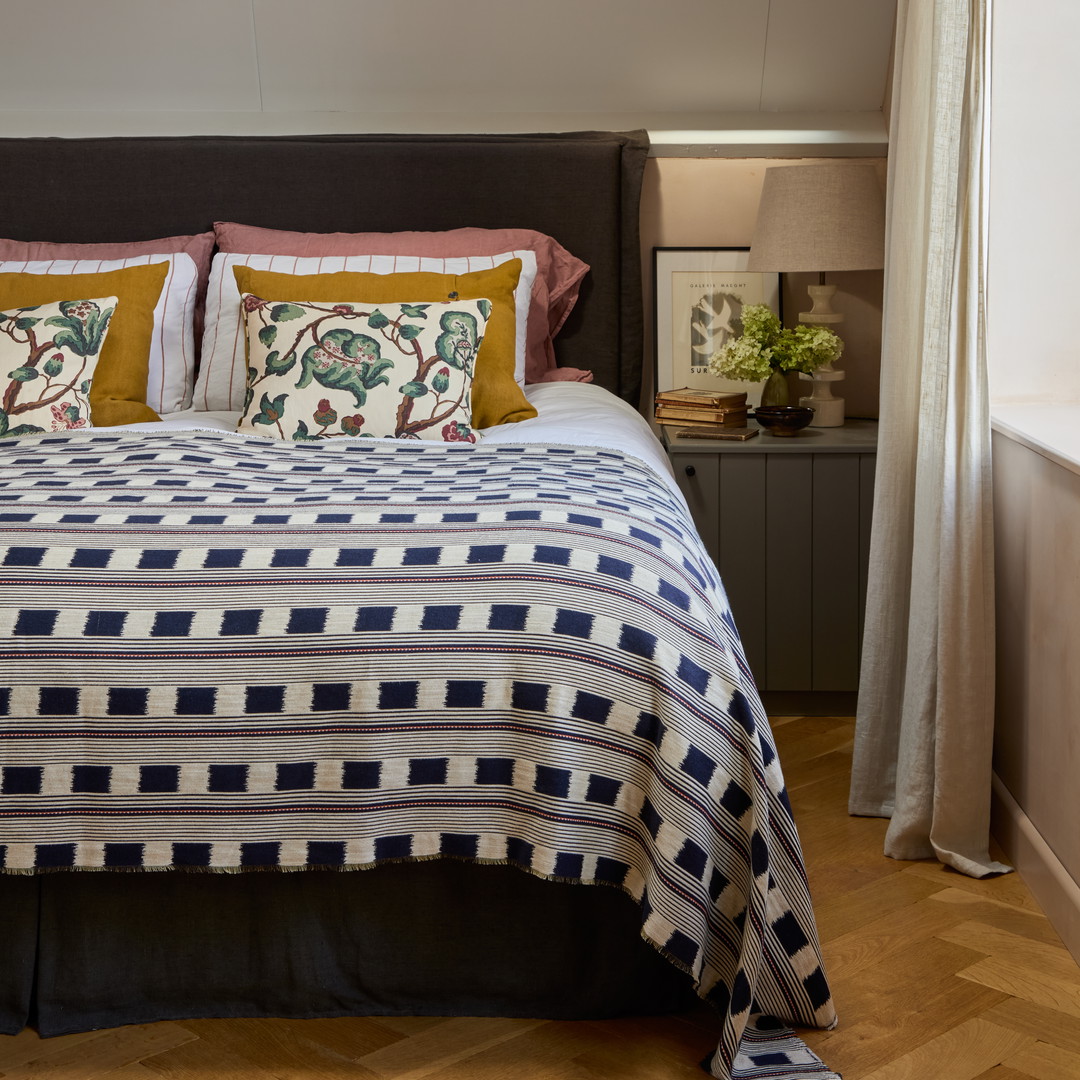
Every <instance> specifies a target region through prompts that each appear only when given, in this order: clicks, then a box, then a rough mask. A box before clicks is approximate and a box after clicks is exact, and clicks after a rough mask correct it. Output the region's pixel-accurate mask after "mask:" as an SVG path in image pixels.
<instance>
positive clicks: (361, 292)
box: [233, 259, 536, 428]
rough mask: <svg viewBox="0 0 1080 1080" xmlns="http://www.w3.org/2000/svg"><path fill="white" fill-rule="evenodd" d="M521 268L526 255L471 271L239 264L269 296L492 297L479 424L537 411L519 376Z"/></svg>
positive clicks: (478, 387) (476, 404)
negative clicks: (298, 269) (307, 269)
mask: <svg viewBox="0 0 1080 1080" xmlns="http://www.w3.org/2000/svg"><path fill="white" fill-rule="evenodd" d="M520 274H521V260H520V259H511V260H510V261H509V262H505V263H502V264H500V265H499V266H496V267H495V268H494V269H493V270H476V271H474V272H473V273H471V274H432V273H426V272H422V271H418V272H416V273H409V274H363V273H351V272H349V271H341V272H339V273H334V274H279V273H277V272H275V271H273V270H253V269H252V268H251V267H250V266H234V267H233V275H234V276H235V278H236V284H237V286H238V287H239V289H240V292H241V293H253V294H254V295H256V296H259V297H261V298H262V299H263V300H271V301H279V302H280V301H285V300H301V301H305V302H309V303H326V302H328V301H329V302H336V301H339V300H340V301H343V302H355V303H367V304H380V303H381V304H393V303H398V304H400V303H410V302H432V303H435V302H439V301H445V300H448V299H454V300H484V299H486V300H490V301H491V306H492V311H491V319H490V320H489V322H488V325H487V332H486V333H485V335H484V340H483V343H482V344H481V345H480V351H479V353H478V354H477V357H476V374H475V377H474V379H473V387H472V423H473V427H479V428H486V427H495V426H497V425H498V424H513V423H517V421H519V420H528V419H529V418H530V417H533V416H535V415H536V410H535V409H534V408H533V407H532V405H530V404H529V402H528V399H527V398H526V397H525V394H524V393H523V392H522V389H521V387H520V386H518V384H517V383H516V382H515V381H514V335H515V330H516V319H517V316H516V314H515V300H514V289H515V287H516V286H517V281H518V277H519V276H520Z"/></svg>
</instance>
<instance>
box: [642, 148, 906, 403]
mask: <svg viewBox="0 0 1080 1080" xmlns="http://www.w3.org/2000/svg"><path fill="white" fill-rule="evenodd" d="M823 160H828V159H823ZM872 160H874V162H875V164H877V165H878V167H879V170H880V172H881V176H882V180H883V181H884V167H885V166H884V161H883V160H878V159H872ZM796 163H798V162H797V161H796V160H790V159H785V160H773V159H768V158H735V159H732V158H719V159H718V158H650V159H649V162H648V165H647V167H646V170H645V184H644V190H643V192H642V208H641V247H642V259H643V265H644V267H645V296H646V382H647V384H648V388H647V390H646V395H647V396H648V395H649V393H650V392H651V377H652V376H651V365H652V359H653V325H652V289H653V283H652V249H653V248H654V247H746V246H748V245H749V243H750V238H751V236H752V235H753V232H754V222H755V221H756V220H757V207H758V199H759V198H760V195H761V184H762V180H763V178H764V175H765V169H766V168H768V167H770V166H780V165H786V164H796ZM883 279H884V275H883V272H882V271H880V270H865V271H859V272H849V273H837V274H831V275H829V279H828V280H829V281H830V282H832V283H833V284H835V285H836V286H837V293H836V297H835V300H834V303H833V306H834V307H835V308H836V310H837V311H842V312H843V313H844V315H845V316H846V319H845V321H844V323H842V324H841V326H840V327H839V332H840V334H841V336H842V337H843V338H844V343H845V344H844V356H843V358H842V359H841V360H840V362H839V364H838V365H837V367H840V368H843V369H844V370H845V371H846V372H847V378H846V379H845V380H844V381H843V382H842V383H841V384H839V386H838V387H836V388H834V393H835V394H837V395H838V396H841V397H843V398H844V400H845V401H846V403H847V405H846V412H847V415H848V416H877V415H878V379H879V372H880V360H881V294H882V283H883ZM815 283H816V277H815V275H812V274H792V275H789V276H785V278H784V293H783V305H784V321H785V323H787V324H789V325H794V324H795V322H796V321H797V317H798V313H799V312H800V311H804V310H806V309H807V308H809V306H810V304H809V298H808V297H807V294H806V286H807V285H809V284H815ZM793 389H794V387H793ZM803 392H805V390H804V391H803Z"/></svg>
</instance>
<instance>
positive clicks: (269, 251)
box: [214, 221, 589, 383]
mask: <svg viewBox="0 0 1080 1080" xmlns="http://www.w3.org/2000/svg"><path fill="white" fill-rule="evenodd" d="M214 233H215V235H216V236H217V245H218V248H219V249H220V250H221V251H225V252H230V253H245V254H251V255H297V256H309V257H310V256H320V255H426V256H430V257H433V258H456V257H460V256H468V255H497V254H499V253H500V252H506V251H515V250H521V249H527V250H531V251H534V252H535V253H536V278H535V279H534V281H533V287H532V301H531V303H530V306H529V321H528V332H527V335H526V353H525V382H526V383H533V382H543V381H545V376H546V374H547V372H549V371H551V370H552V369H554V368H555V367H556V364H555V349H554V345H553V339H554V337H555V335H556V334H557V333H558V332H559V330H560V329H561V328H562V325H563V323H565V322H566V319H567V316H568V315H569V314H570V312H571V311H572V310H573V307H574V304H576V303H577V298H578V290H579V289H580V287H581V281H582V278H584V276H585V274H586V273H588V270H589V267H588V265H587V264H586V263H583V262H582V261H581V260H580V259H578V258H575V257H574V256H573V255H571V254H570V252H569V251H567V250H566V248H564V247H563V246H562V245H561V244H560V243H559V242H558V241H557V240H554V239H553V238H552V237H550V236H547V235H545V234H544V233H540V232H535V231H533V230H532V229H474V228H465V229H449V230H447V231H445V232H393V233H303V232H288V231H286V230H284V229H264V228H260V227H258V226H256V225H239V224H237V223H236V222H233V221H216V222H214Z"/></svg>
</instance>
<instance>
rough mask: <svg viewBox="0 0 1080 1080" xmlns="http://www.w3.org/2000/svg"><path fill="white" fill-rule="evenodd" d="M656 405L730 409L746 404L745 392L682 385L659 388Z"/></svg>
mask: <svg viewBox="0 0 1080 1080" xmlns="http://www.w3.org/2000/svg"><path fill="white" fill-rule="evenodd" d="M655 403H656V404H657V405H679V406H684V407H685V406H697V407H698V408H706V409H732V408H738V406H740V405H745V404H746V394H745V393H734V394H733V393H729V392H727V391H723V390H698V389H695V388H694V387H691V386H684V387H682V388H681V389H680V390H661V391H660V392H659V393H658V394H657V395H656V402H655Z"/></svg>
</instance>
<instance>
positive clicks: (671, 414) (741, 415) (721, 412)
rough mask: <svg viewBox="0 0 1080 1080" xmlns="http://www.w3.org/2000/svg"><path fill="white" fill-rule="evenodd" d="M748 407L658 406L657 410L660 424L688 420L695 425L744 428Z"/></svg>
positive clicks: (682, 422) (656, 413) (678, 422)
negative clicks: (700, 407) (720, 425)
mask: <svg viewBox="0 0 1080 1080" xmlns="http://www.w3.org/2000/svg"><path fill="white" fill-rule="evenodd" d="M746 413H747V407H746V406H745V405H740V406H737V407H735V408H731V409H718V408H712V409H699V408H694V407H690V408H684V407H683V406H680V405H657V406H656V409H655V414H654V415H655V417H656V422H657V423H658V424H685V423H686V421H687V420H691V421H693V422H694V423H695V424H722V425H724V426H726V427H733V426H736V427H743V426H745V424H746Z"/></svg>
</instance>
